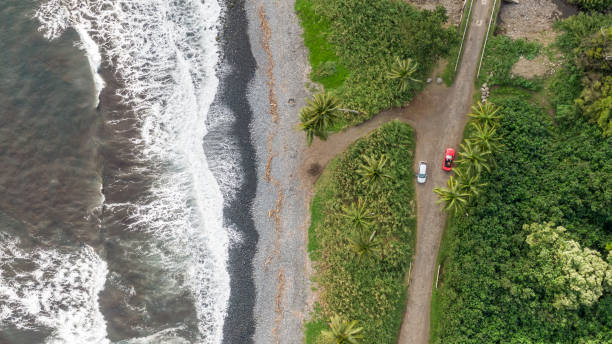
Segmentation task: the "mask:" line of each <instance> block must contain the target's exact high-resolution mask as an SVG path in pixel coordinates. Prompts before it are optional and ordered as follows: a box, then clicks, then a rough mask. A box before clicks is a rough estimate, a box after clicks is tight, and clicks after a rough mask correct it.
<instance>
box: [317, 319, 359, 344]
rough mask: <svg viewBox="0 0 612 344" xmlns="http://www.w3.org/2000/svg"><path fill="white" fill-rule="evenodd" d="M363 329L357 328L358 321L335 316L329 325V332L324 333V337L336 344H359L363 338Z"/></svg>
mask: <svg viewBox="0 0 612 344" xmlns="http://www.w3.org/2000/svg"><path fill="white" fill-rule="evenodd" d="M361 332H363V328H361V327H357V321H356V320H353V321H348V320H343V319H342V318H340V316H338V315H334V316H333V317H332V318H331V322H330V323H329V330H325V331H323V332H322V334H323V336H324V337H327V338H328V339H330V340H332V341H333V342H334V343H335V344H358V343H359V340H360V339H361V338H363V335H362V334H361Z"/></svg>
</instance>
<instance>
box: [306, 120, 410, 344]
mask: <svg viewBox="0 0 612 344" xmlns="http://www.w3.org/2000/svg"><path fill="white" fill-rule="evenodd" d="M381 154H384V155H385V156H386V157H387V158H388V159H389V160H388V162H387V165H385V166H386V168H385V172H386V173H387V174H389V175H390V178H388V180H386V182H385V183H383V184H380V185H379V184H376V185H375V186H374V187H370V186H369V185H365V184H362V179H361V178H362V177H361V176H360V175H359V174H358V173H356V170H357V169H358V168H359V166H360V164H361V163H362V162H363V157H365V156H374V157H379V156H380V155H381ZM413 156H414V133H413V130H412V128H411V127H410V126H408V125H406V124H403V123H400V122H397V121H393V122H389V123H387V124H385V125H383V126H382V127H381V128H379V129H377V130H375V131H373V132H372V133H371V134H370V135H368V136H367V137H364V138H362V139H360V140H358V141H356V142H355V143H354V144H352V145H351V146H350V147H349V148H348V150H347V151H346V152H345V153H343V154H342V155H341V156H339V157H337V158H336V159H335V161H334V163H333V164H330V165H329V166H328V167H327V168H326V170H325V172H324V173H323V175H322V177H321V179H320V180H319V181H318V182H317V184H316V187H315V197H314V200H313V206H312V208H311V209H312V221H311V223H312V225H311V229H310V230H309V252H310V254H311V257H312V256H314V258H316V261H315V263H314V265H315V266H314V271H315V272H314V276H313V281H314V282H315V284H316V286H317V289H318V292H319V293H318V300H317V305H318V306H317V307H316V310H315V312H314V314H312V315H311V316H312V320H311V321H310V322H308V323H307V324H306V327H305V338H306V343H316V342H317V340H318V339H317V338H318V337H319V333H320V331H321V330H323V329H324V328H325V327H326V326H323V325H322V324H327V323H328V321H329V318H330V317H331V316H332V315H334V314H339V315H341V316H343V317H344V318H345V319H350V320H357V321H358V322H359V326H360V327H363V328H364V339H363V341H362V342H363V343H392V342H395V341H396V339H397V336H398V333H399V328H400V326H401V321H402V315H403V311H404V307H405V298H406V288H405V284H404V279H405V275H406V273H407V272H408V271H407V270H408V268H409V266H410V262H411V259H412V256H413V252H414V240H415V228H416V204H415V202H414V197H415V190H414V182H415V181H414V172H413ZM357 199H362V200H363V201H364V202H365V204H366V205H367V207H368V210H369V212H370V213H371V215H372V216H373V220H372V222H371V225H369V227H368V228H366V229H365V230H364V231H365V232H367V233H370V231H374V230H376V238H377V240H380V242H381V243H382V254H381V255H380V256H378V257H376V258H373V259H372V260H370V261H368V260H362V261H361V262H359V261H358V260H357V258H356V256H355V254H354V250H353V248H352V247H351V246H350V243H349V241H348V238H349V237H350V236H351V235H352V234H353V233H355V231H356V229H354V228H353V227H352V225H351V224H350V222H349V220H348V219H347V218H345V217H343V216H341V214H342V212H343V210H342V206H343V205H344V206H350V205H351V204H354V202H356V201H357ZM312 242H314V243H315V244H314V245H313V244H311V243H312Z"/></svg>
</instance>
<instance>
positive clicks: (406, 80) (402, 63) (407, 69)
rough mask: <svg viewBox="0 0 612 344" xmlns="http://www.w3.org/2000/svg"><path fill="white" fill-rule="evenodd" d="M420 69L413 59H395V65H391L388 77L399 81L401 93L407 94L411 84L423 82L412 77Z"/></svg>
mask: <svg viewBox="0 0 612 344" xmlns="http://www.w3.org/2000/svg"><path fill="white" fill-rule="evenodd" d="M418 68H419V64H418V63H417V62H416V61H413V60H412V59H406V60H402V59H400V58H399V57H396V58H395V63H394V64H393V65H391V68H390V69H389V71H388V72H387V77H389V78H390V79H394V80H399V82H400V84H399V85H400V87H399V90H400V92H405V91H406V90H407V89H408V86H410V83H411V82H421V80H418V79H415V78H413V77H412V75H413V74H414V73H415V72H416V71H417V69H418Z"/></svg>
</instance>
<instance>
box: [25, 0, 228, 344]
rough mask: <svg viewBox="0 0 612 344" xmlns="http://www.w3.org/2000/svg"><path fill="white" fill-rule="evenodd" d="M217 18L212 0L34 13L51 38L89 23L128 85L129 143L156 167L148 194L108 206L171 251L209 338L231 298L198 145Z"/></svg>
mask: <svg viewBox="0 0 612 344" xmlns="http://www.w3.org/2000/svg"><path fill="white" fill-rule="evenodd" d="M219 15H220V7H219V4H218V3H217V1H216V0H203V1H202V0H183V1H171V0H116V1H110V0H97V1H96V0H50V1H47V2H45V3H43V4H42V5H41V7H40V8H39V10H38V12H37V13H36V17H37V18H38V19H39V21H40V22H41V24H42V26H41V30H42V32H43V33H44V34H45V36H46V37H48V38H50V39H53V38H55V37H58V36H59V35H61V34H62V32H63V31H64V30H66V29H67V28H69V27H74V28H77V30H78V29H79V28H82V29H85V30H86V31H87V36H88V37H91V39H92V41H94V42H96V43H97V45H98V46H99V47H100V52H101V55H102V57H103V58H104V59H105V61H106V62H108V63H109V64H110V65H111V66H112V67H113V69H114V70H115V72H116V75H117V78H118V80H119V81H120V82H121V83H122V84H123V85H124V87H123V88H121V89H119V90H118V94H119V95H120V96H121V97H122V99H123V100H124V101H125V103H126V104H128V105H131V107H132V108H133V109H134V110H135V111H136V113H137V116H138V118H139V120H140V132H141V135H140V139H135V140H133V143H134V146H135V148H136V149H138V150H140V154H139V157H140V158H141V159H142V160H143V161H145V162H146V163H147V165H148V166H151V170H152V171H161V173H160V174H159V175H158V176H157V178H156V181H155V183H154V184H153V185H152V186H151V189H150V190H149V193H148V194H149V196H147V197H142V198H140V199H137V200H134V201H133V202H132V203H129V204H106V207H107V209H109V210H110V211H112V210H116V209H117V208H127V209H128V210H129V211H130V213H131V214H132V215H131V217H132V221H133V222H131V223H132V224H131V225H130V226H131V229H132V230H138V231H147V232H149V233H151V234H152V235H153V236H154V237H156V238H157V239H158V240H159V241H160V242H161V243H163V246H164V248H165V250H167V251H169V252H170V255H166V256H165V257H164V264H168V267H169V268H171V269H179V270H180V269H182V271H183V273H184V274H185V276H186V279H185V281H186V282H185V283H186V284H187V285H188V287H189V288H190V289H191V291H192V294H193V296H194V299H195V302H196V310H197V314H198V318H199V330H200V334H201V342H202V343H206V344H209V343H210V344H213V343H220V342H221V340H222V332H223V331H222V329H223V321H224V318H225V315H226V308H227V303H228V299H229V274H228V272H227V258H228V241H229V239H228V231H227V229H225V228H223V219H222V211H223V195H222V193H221V191H220V188H219V183H218V182H217V180H216V179H215V178H214V176H213V174H212V172H211V170H210V168H209V166H208V162H207V160H206V157H205V155H204V149H203V147H202V140H203V137H204V136H205V135H206V133H207V128H206V126H205V122H206V116H207V113H208V111H209V107H210V104H211V103H212V101H213V99H214V96H215V92H216V89H217V86H218V79H217V77H216V75H215V65H216V64H217V62H218V48H217V44H216V36H217V28H216V25H217V21H218V19H219ZM88 55H89V54H88ZM95 62H96V61H94V65H95ZM108 124H109V125H112V123H108ZM227 170H229V168H227ZM137 172H138V171H132V173H137ZM228 177H230V176H228ZM232 178H233V177H232ZM221 184H223V182H221Z"/></svg>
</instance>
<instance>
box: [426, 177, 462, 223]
mask: <svg viewBox="0 0 612 344" xmlns="http://www.w3.org/2000/svg"><path fill="white" fill-rule="evenodd" d="M446 186H447V187H445V188H440V187H436V188H434V190H433V191H434V192H435V193H436V194H438V197H439V198H440V199H439V200H438V203H444V210H446V211H450V212H452V213H454V214H459V213H460V212H461V211H462V210H463V209H464V208H465V206H466V204H467V202H468V200H469V197H470V194H469V193H467V192H465V190H463V188H462V187H461V185H459V182H458V181H457V180H456V179H455V178H454V177H453V176H450V177H449V178H448V181H447V182H446Z"/></svg>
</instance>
